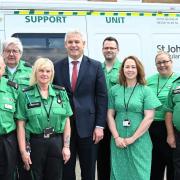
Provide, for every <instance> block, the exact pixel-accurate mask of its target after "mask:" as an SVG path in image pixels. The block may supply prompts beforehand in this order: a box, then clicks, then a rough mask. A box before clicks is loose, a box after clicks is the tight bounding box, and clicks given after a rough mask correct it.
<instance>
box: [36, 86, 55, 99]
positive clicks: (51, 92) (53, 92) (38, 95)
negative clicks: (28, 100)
mask: <svg viewBox="0 0 180 180" xmlns="http://www.w3.org/2000/svg"><path fill="white" fill-rule="evenodd" d="M37 86H38V85H37ZM37 86H35V89H34V95H35V97H40V94H39V91H38V89H37ZM48 92H49V96H56V93H55V90H54V89H53V88H52V86H51V84H49V88H48Z"/></svg>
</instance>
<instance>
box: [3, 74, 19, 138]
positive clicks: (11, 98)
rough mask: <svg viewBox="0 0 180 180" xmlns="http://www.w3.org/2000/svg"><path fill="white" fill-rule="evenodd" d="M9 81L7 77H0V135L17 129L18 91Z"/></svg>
mask: <svg viewBox="0 0 180 180" xmlns="http://www.w3.org/2000/svg"><path fill="white" fill-rule="evenodd" d="M8 82H9V81H8V80H7V79H6V78H4V77H1V78H0V135H3V134H7V133H9V132H11V131H13V130H15V129H16V124H15V121H14V112H15V110H16V100H17V96H18V93H17V90H16V89H15V88H14V87H13V86H11V85H8Z"/></svg>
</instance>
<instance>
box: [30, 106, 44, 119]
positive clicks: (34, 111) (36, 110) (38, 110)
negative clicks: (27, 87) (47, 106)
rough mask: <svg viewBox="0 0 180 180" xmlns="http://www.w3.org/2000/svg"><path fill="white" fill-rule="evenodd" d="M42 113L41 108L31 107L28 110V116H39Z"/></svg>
mask: <svg viewBox="0 0 180 180" xmlns="http://www.w3.org/2000/svg"><path fill="white" fill-rule="evenodd" d="M41 113H42V111H41V108H37V107H36V108H31V109H28V110H27V115H28V117H30V116H38V115H40V114H41Z"/></svg>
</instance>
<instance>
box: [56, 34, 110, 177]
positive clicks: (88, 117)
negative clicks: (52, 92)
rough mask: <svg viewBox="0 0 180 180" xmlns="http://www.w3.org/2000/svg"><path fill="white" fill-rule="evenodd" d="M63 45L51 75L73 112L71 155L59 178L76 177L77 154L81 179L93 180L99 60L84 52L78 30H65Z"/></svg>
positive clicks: (100, 106)
mask: <svg viewBox="0 0 180 180" xmlns="http://www.w3.org/2000/svg"><path fill="white" fill-rule="evenodd" d="M65 47H66V49H67V53H68V57H67V58H65V59H63V60H61V61H58V62H56V63H55V78H54V84H57V85H60V86H64V87H65V89H66V91H67V93H68V96H69V99H70V103H71V107H72V109H73V113H74V114H73V116H72V117H71V130H72V132H71V139H70V150H71V158H70V160H69V161H68V162H67V163H66V164H65V165H64V172H63V180H75V179H76V176H75V164H76V155H77V154H78V156H79V161H80V167H81V176H82V179H83V180H94V179H95V163H96V155H97V154H96V153H97V144H98V142H99V141H100V140H102V138H103V129H104V126H105V121H106V111H107V89H106V82H105V77H104V73H103V70H102V66H101V63H100V62H98V61H95V60H93V59H90V58H89V57H87V56H85V55H84V47H85V39H84V36H83V34H82V33H81V32H79V31H71V32H68V33H67V34H66V36H65ZM74 61H76V62H77V63H76V64H77V67H76V68H77V74H78V77H77V81H76V85H75V88H74V87H73V88H72V84H73V82H72V81H74V80H73V78H72V77H73V74H74V72H73V71H74ZM73 86H74V85H73ZM67 141H68V139H67ZM67 148H68V147H67Z"/></svg>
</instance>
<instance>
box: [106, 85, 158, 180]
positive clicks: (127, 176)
mask: <svg viewBox="0 0 180 180" xmlns="http://www.w3.org/2000/svg"><path fill="white" fill-rule="evenodd" d="M132 91H133V87H128V88H125V99H126V103H127V100H128V99H129V97H130V94H131V93H132ZM160 105H161V103H160V101H159V100H158V99H157V97H156V96H155V94H154V93H153V92H152V91H151V89H150V88H149V87H147V86H143V85H137V86H136V88H135V89H134V93H133V94H132V96H131V99H130V101H129V105H128V114H127V116H128V117H127V116H126V111H125V106H124V87H123V86H121V85H119V84H117V85H115V86H113V87H112V88H111V90H110V92H109V106H108V108H109V109H114V110H115V112H116V118H115V123H116V128H117V131H118V132H119V135H120V136H121V137H123V138H125V137H131V136H132V135H133V134H134V133H135V131H136V130H137V128H138V127H139V125H140V123H141V122H142V120H143V118H144V110H150V109H154V108H156V107H158V106H160ZM127 118H128V119H129V120H130V121H131V126H130V127H124V126H123V120H124V119H127ZM151 152H152V143H151V139H150V136H149V133H148V131H147V132H146V133H144V134H143V135H142V136H141V137H140V138H138V139H137V140H136V141H135V142H134V143H133V144H131V145H129V146H128V147H127V148H124V149H121V148H118V147H116V145H115V141H114V139H113V138H111V180H149V179H150V168H151Z"/></svg>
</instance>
